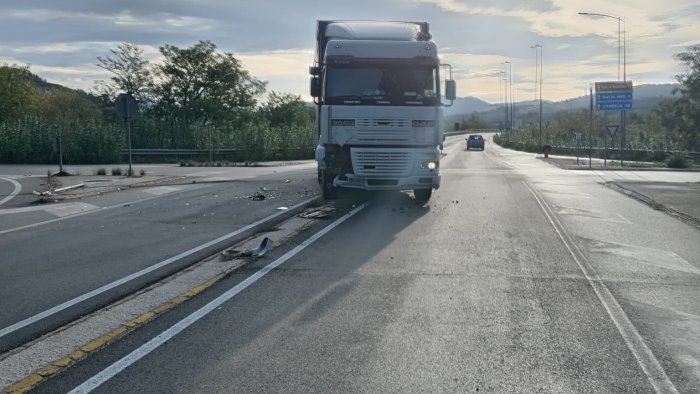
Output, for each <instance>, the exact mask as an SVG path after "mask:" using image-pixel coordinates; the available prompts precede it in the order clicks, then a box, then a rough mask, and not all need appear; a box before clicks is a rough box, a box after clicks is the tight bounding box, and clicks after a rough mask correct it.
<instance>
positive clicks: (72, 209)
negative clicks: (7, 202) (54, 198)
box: [0, 202, 100, 217]
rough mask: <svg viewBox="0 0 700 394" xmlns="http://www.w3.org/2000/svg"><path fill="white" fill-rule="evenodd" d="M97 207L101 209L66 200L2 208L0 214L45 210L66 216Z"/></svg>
mask: <svg viewBox="0 0 700 394" xmlns="http://www.w3.org/2000/svg"><path fill="white" fill-rule="evenodd" d="M96 209H100V207H98V206H97V205H92V204H88V203H84V202H66V203H62V204H58V205H38V206H33V207H22V208H6V209H0V215H9V214H13V213H26V212H36V211H44V212H46V213H50V214H53V215H55V216H58V217H65V216H70V215H74V214H76V213H80V212H86V211H94V210H96Z"/></svg>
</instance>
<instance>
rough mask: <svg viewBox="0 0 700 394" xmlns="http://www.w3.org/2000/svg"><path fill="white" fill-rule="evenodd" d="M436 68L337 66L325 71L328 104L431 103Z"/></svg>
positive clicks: (435, 100)
mask: <svg viewBox="0 0 700 394" xmlns="http://www.w3.org/2000/svg"><path fill="white" fill-rule="evenodd" d="M437 81H438V75H437V69H435V68H431V67H415V66H413V67H409V66H375V65H373V66H367V67H365V66H361V67H358V66H343V67H339V66H334V67H329V68H328V70H327V73H326V103H327V104H345V105H408V106H421V105H423V106H432V105H436V104H437V103H438V100H439V99H438V90H437V88H438V82H437Z"/></svg>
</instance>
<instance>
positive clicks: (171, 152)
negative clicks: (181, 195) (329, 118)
mask: <svg viewBox="0 0 700 394" xmlns="http://www.w3.org/2000/svg"><path fill="white" fill-rule="evenodd" d="M314 149H315V148H293V149H268V150H267V151H268V152H273V153H274V152H301V151H306V152H313V150H314ZM247 152H248V151H247V150H246V149H213V150H212V151H211V153H212V155H236V154H244V153H247ZM121 154H122V155H128V154H129V150H128V149H122V150H121ZM131 154H132V155H133V156H196V155H208V154H209V149H132V150H131Z"/></svg>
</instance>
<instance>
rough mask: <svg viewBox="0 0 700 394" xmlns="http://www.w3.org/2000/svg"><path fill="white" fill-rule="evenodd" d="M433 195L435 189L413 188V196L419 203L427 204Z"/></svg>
mask: <svg viewBox="0 0 700 394" xmlns="http://www.w3.org/2000/svg"><path fill="white" fill-rule="evenodd" d="M432 195H433V189H413V196H414V197H415V198H416V202H417V203H418V204H425V203H426V202H428V200H430V196H432Z"/></svg>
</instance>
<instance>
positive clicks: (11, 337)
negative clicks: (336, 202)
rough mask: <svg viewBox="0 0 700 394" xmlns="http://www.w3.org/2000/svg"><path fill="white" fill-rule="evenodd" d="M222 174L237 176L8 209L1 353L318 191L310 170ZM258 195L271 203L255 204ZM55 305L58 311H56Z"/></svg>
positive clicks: (1, 254)
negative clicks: (215, 240) (72, 303)
mask: <svg viewBox="0 0 700 394" xmlns="http://www.w3.org/2000/svg"><path fill="white" fill-rule="evenodd" d="M194 171H195V173H197V174H198V175H200V176H199V177H198V178H197V179H198V180H200V182H201V180H203V179H206V178H205V175H206V174H203V173H202V170H197V169H194ZM209 171H213V170H212V169H209ZM217 171H219V172H221V171H222V170H217ZM223 171H228V172H229V173H230V174H229V175H228V176H229V177H230V178H231V179H233V180H229V181H224V182H216V183H197V184H192V183H189V184H182V185H169V186H156V187H151V188H140V189H134V190H128V191H125V192H120V193H111V194H104V195H100V196H93V197H87V198H83V199H80V200H75V201H71V202H64V203H60V204H45V205H36V204H34V205H30V206H26V204H25V206H24V207H22V208H12V207H8V209H3V210H2V211H1V212H0V234H1V236H0V300H2V308H0V352H3V351H7V350H8V349H11V348H13V347H15V346H17V345H20V344H23V343H25V342H26V341H27V340H30V339H32V338H35V337H37V336H39V335H41V334H44V333H46V332H48V331H50V330H53V329H55V328H57V327H60V326H61V325H62V324H65V323H66V322H69V321H71V320H74V319H75V318H77V317H80V316H83V315H85V314H86V313H88V312H90V311H92V310H95V309H96V308H99V307H101V306H103V305H106V304H107V303H109V302H110V301H113V300H115V299H118V298H121V297H123V296H125V295H128V294H131V293H133V292H134V291H135V290H138V289H140V288H142V287H144V286H145V285H146V284H148V283H151V282H153V281H155V280H157V279H159V278H162V277H163V276H165V275H168V274H169V273H172V272H175V271H177V270H179V269H182V268H183V267H185V266H187V265H189V264H191V263H193V262H196V261H198V260H200V259H201V258H203V257H206V256H208V255H210V254H212V253H214V252H215V251H216V250H220V249H223V248H224V247H225V246H226V245H229V244H231V243H233V242H234V241H236V240H239V239H240V238H242V236H239V237H237V238H232V239H229V240H226V241H225V242H221V243H219V244H216V245H212V246H210V247H207V248H204V249H202V250H199V251H196V252H193V253H191V254H189V255H187V256H184V257H182V258H177V259H175V260H174V261H172V262H171V263H168V264H166V265H164V266H163V267H162V268H159V269H156V270H153V271H152V272H149V273H147V274H144V275H141V276H139V277H138V278H134V279H133V280H128V281H125V283H123V284H119V285H117V286H114V287H113V288H110V289H105V290H104V291H98V292H97V294H94V296H90V297H87V298H86V299H85V300H82V301H80V302H76V303H75V305H66V303H68V302H71V301H73V300H75V299H76V298H79V297H83V296H85V295H86V294H89V292H92V291H96V290H99V289H100V288H101V287H103V286H108V285H110V284H113V283H114V282H115V281H119V280H121V279H123V278H125V277H127V276H128V275H132V274H134V273H137V272H139V271H142V270H144V269H147V268H149V267H151V266H153V265H155V264H158V263H160V262H163V261H166V260H168V259H171V258H173V257H174V256H177V255H179V254H181V253H183V252H187V251H190V250H192V249H193V248H195V247H199V246H200V245H202V244H205V243H207V242H209V241H212V240H214V239H217V238H219V237H221V236H223V235H226V234H229V233H231V232H234V231H236V230H238V229H240V228H243V227H245V226H247V225H249V224H250V223H253V222H255V221H257V220H259V219H262V218H264V217H267V216H270V215H273V214H275V213H276V212H280V211H277V210H276V209H277V208H278V207H283V206H285V207H289V206H292V205H294V204H298V203H300V202H302V201H305V200H308V199H309V198H312V197H313V196H314V194H317V193H318V190H317V188H318V187H317V184H316V177H315V174H314V173H313V171H311V170H310V167H309V166H300V167H298V168H294V167H288V168H285V169H284V171H281V170H280V169H279V168H261V169H255V170H254V171H256V175H255V176H256V179H255V180H254V181H251V180H250V179H249V178H250V174H249V173H247V172H246V171H247V170H246V169H243V170H239V169H229V170H223ZM210 175H211V174H210ZM23 179H24V181H26V179H27V178H23ZM32 179H34V180H35V181H36V179H37V178H29V180H32ZM222 179H223V178H220V177H219V178H217V180H219V181H220V180H222ZM7 184H10V182H7ZM261 188H265V189H266V190H265V191H261ZM255 193H263V194H264V195H265V196H266V197H267V198H266V199H265V200H263V201H253V200H251V199H249V198H248V197H249V196H252V195H254V194H255ZM34 199H35V200H36V197H34ZM10 202H14V199H13V200H11V201H10ZM53 308H59V310H55V311H54V312H51V310H52V309H53ZM43 313H46V316H43V315H41V314H43Z"/></svg>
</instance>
